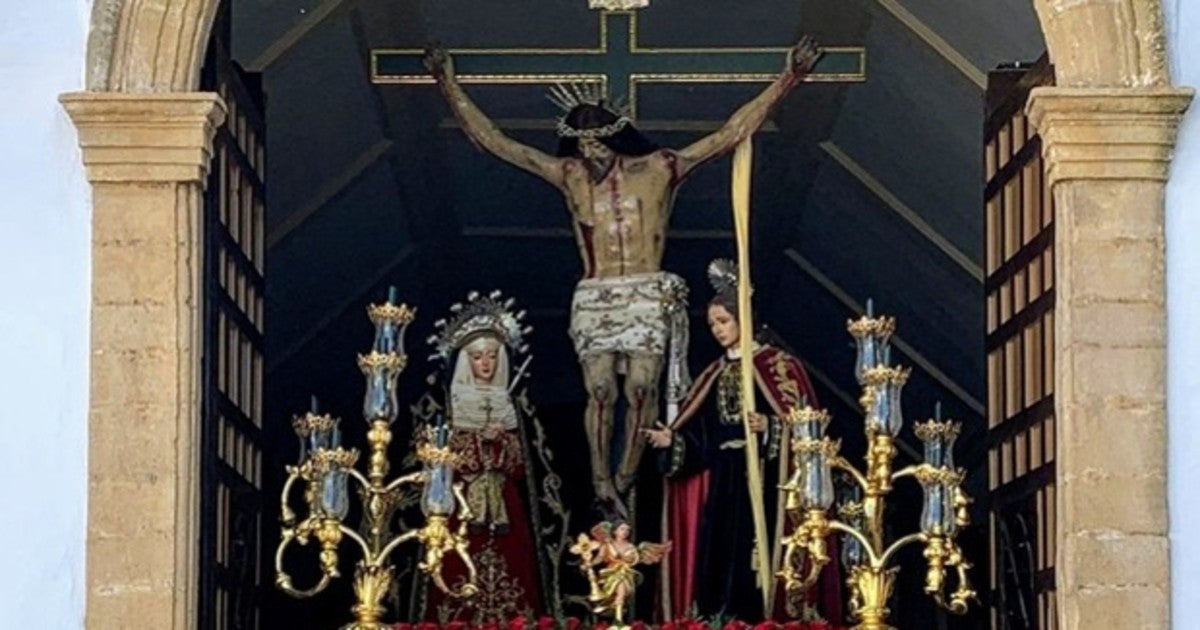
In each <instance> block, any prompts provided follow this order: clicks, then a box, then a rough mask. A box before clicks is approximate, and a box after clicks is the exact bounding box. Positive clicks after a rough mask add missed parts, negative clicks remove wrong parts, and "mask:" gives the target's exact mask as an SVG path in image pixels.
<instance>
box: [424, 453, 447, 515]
mask: <svg viewBox="0 0 1200 630" xmlns="http://www.w3.org/2000/svg"><path fill="white" fill-rule="evenodd" d="M425 471H426V473H427V474H428V479H427V481H426V482H425V488H424V490H423V491H422V492H421V511H422V512H424V513H425V516H450V515H452V514H454V469H453V467H451V465H450V464H449V463H448V462H437V463H430V464H426V466H425Z"/></svg>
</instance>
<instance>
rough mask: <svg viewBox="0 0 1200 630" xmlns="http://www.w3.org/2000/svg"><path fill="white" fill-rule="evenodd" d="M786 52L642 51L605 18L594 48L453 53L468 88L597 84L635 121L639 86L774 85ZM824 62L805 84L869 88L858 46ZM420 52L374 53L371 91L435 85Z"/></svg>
mask: <svg viewBox="0 0 1200 630" xmlns="http://www.w3.org/2000/svg"><path fill="white" fill-rule="evenodd" d="M788 50H789V49H788V48H782V47H745V48H731V47H711V48H645V47H642V46H641V44H640V43H639V42H638V25H637V13H636V12H632V11H603V12H600V14H599V37H598V38H597V45H596V46H594V47H592V48H553V49H538V48H510V49H481V48H463V49H451V50H450V51H449V52H450V53H451V55H453V56H454V65H455V69H456V71H457V72H458V80H459V82H460V83H463V84H472V83H474V84H494V85H495V84H544V85H550V84H553V83H558V82H562V83H570V82H576V83H591V84H597V83H598V84H599V85H600V86H601V87H602V88H603V90H604V93H605V94H606V95H607V98H608V100H609V102H614V103H622V102H627V103H628V104H629V109H630V112H631V113H632V114H633V116H634V117H635V118H636V116H637V92H638V86H639V85H645V84H649V83H769V82H771V81H773V80H775V78H776V77H778V76H779V73H780V72H781V71H782V70H783V67H784V55H785V54H786V53H787V51H788ZM822 51H823V52H824V56H822V57H821V60H820V62H818V63H817V66H816V68H814V69H813V71H812V73H811V74H809V75H807V76H806V77H804V81H806V82H813V83H834V82H837V83H857V82H862V81H865V80H866V63H867V51H866V49H865V48H863V47H861V46H834V47H826V48H823V49H822ZM423 56H424V51H422V50H419V49H411V48H410V49H375V50H372V51H371V81H372V82H373V83H400V84H431V83H434V80H433V78H432V77H431V76H430V75H429V72H428V71H427V70H426V69H425V67H424V65H423V63H422V58H423Z"/></svg>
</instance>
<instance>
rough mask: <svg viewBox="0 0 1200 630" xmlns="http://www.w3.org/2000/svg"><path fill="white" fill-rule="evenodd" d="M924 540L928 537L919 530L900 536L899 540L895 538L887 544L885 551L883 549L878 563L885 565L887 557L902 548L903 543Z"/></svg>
mask: <svg viewBox="0 0 1200 630" xmlns="http://www.w3.org/2000/svg"><path fill="white" fill-rule="evenodd" d="M926 540H928V537H926V536H925V534H923V533H921V532H917V533H915V534H909V535H907V536H905V537H903V538H901V539H900V540H897V541H896V542H894V543H892V544H891V545H889V546H888V548H887V551H884V552H883V555H882V556H880V557H879V565H880V566H885V565H886V564H887V561H888V559H889V558H891V557H892V555H893V554H895V553H896V552H897V551H900V549H901V548H903V547H904V546H905V545H907V544H909V543H915V542H925V541H926Z"/></svg>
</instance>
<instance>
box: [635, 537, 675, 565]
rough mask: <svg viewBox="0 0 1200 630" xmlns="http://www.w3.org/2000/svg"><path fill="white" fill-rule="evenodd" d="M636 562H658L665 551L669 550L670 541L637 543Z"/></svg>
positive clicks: (665, 553)
mask: <svg viewBox="0 0 1200 630" xmlns="http://www.w3.org/2000/svg"><path fill="white" fill-rule="evenodd" d="M637 550H638V562H640V563H641V564H658V563H659V562H662V559H663V557H664V556H666V555H667V552H668V551H670V550H671V541H669V540H668V541H667V542H665V543H650V542H644V543H639V544H638V547H637Z"/></svg>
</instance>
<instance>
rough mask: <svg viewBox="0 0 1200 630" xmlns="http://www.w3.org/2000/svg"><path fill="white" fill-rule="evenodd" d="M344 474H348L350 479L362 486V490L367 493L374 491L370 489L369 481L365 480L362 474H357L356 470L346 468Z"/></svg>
mask: <svg viewBox="0 0 1200 630" xmlns="http://www.w3.org/2000/svg"><path fill="white" fill-rule="evenodd" d="M346 473H347V474H349V475H350V477H351V478H352V479H354V480H355V481H357V482H358V483H359V484H360V485H362V487H363V490H366V491H367V492H373V491H374V489H373V488H372V487H371V481H370V480H369V479H367V478H366V477H365V476H363V474H362V473H360V472H358V470H357V469H355V468H347V469H346Z"/></svg>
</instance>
